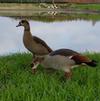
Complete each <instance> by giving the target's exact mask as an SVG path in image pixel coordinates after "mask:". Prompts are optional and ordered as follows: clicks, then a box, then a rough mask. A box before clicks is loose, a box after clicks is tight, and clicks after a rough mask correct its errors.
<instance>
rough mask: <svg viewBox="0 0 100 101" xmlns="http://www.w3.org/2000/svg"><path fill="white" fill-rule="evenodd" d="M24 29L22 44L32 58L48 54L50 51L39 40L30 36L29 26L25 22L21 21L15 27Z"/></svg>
mask: <svg viewBox="0 0 100 101" xmlns="http://www.w3.org/2000/svg"><path fill="white" fill-rule="evenodd" d="M19 26H23V27H24V35H23V43H24V46H25V47H26V48H27V49H28V50H29V51H30V52H31V53H32V54H33V56H34V55H35V56H43V55H47V54H49V53H50V52H51V51H52V49H51V48H50V47H49V46H48V45H47V44H46V43H45V42H44V41H43V40H41V39H40V38H38V37H36V36H32V34H31V32H30V24H29V22H28V21H27V20H21V21H20V22H19V24H18V25H17V26H16V27H19Z"/></svg>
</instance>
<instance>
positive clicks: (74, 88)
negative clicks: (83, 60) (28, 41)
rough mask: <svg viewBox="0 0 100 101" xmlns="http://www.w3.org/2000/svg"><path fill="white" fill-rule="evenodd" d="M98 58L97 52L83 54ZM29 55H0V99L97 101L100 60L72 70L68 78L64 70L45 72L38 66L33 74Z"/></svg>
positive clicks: (14, 100)
mask: <svg viewBox="0 0 100 101" xmlns="http://www.w3.org/2000/svg"><path fill="white" fill-rule="evenodd" d="M86 54H87V55H88V56H89V57H90V58H92V59H95V60H97V61H99V60H100V54H99V53H94V54H89V53H86ZM31 59H32V56H31V55H30V54H26V53H23V54H14V55H10V56H3V57H0V101H99V99H100V62H98V66H97V67H96V68H90V67H87V66H84V67H83V66H82V67H81V68H79V67H78V68H76V69H73V77H72V79H71V80H66V79H64V78H63V79H62V77H63V72H61V71H55V72H51V73H50V72H47V71H46V70H45V69H44V68H43V67H41V66H39V68H38V69H37V72H36V73H35V74H32V72H31V67H30V63H31Z"/></svg>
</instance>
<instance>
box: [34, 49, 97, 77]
mask: <svg viewBox="0 0 100 101" xmlns="http://www.w3.org/2000/svg"><path fill="white" fill-rule="evenodd" d="M38 64H41V65H43V66H44V67H45V68H53V69H57V70H62V71H64V72H65V76H66V78H71V75H72V72H71V69H72V68H73V67H75V66H77V65H81V64H86V65H88V66H91V67H96V65H97V62H96V61H94V60H91V59H90V58H88V57H87V56H84V55H82V54H80V53H77V52H75V51H73V50H70V49H59V50H56V51H52V52H51V53H50V54H49V55H47V56H45V57H44V58H38V59H37V60H35V61H34V62H33V68H32V69H36V68H37V66H38Z"/></svg>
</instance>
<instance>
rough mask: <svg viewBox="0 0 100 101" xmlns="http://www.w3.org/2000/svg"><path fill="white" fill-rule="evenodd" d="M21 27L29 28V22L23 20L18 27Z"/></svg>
mask: <svg viewBox="0 0 100 101" xmlns="http://www.w3.org/2000/svg"><path fill="white" fill-rule="evenodd" d="M20 26H23V27H26V26H29V22H28V21H27V20H21V21H19V24H18V25H17V26H16V27H20Z"/></svg>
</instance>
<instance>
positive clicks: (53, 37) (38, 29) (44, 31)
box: [0, 17, 100, 55]
mask: <svg viewBox="0 0 100 101" xmlns="http://www.w3.org/2000/svg"><path fill="white" fill-rule="evenodd" d="M18 22H19V19H17V20H16V19H13V18H10V17H0V55H7V54H11V53H16V52H26V51H27V49H25V47H24V45H23V41H22V37H23V27H19V28H17V27H16V25H17V24H18ZM29 22H30V26H31V32H32V34H33V35H35V36H38V37H40V38H41V39H43V40H44V41H45V42H46V43H47V44H48V45H49V46H50V47H51V48H52V49H53V50H56V49H60V48H69V49H73V50H76V51H78V52H85V51H90V52H100V45H99V44H100V20H98V21H96V22H95V21H92V20H83V19H77V20H75V19H71V20H67V19H66V20H64V21H54V22H49V21H48V22H43V21H38V20H37V21H36V20H29Z"/></svg>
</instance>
